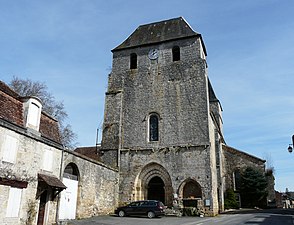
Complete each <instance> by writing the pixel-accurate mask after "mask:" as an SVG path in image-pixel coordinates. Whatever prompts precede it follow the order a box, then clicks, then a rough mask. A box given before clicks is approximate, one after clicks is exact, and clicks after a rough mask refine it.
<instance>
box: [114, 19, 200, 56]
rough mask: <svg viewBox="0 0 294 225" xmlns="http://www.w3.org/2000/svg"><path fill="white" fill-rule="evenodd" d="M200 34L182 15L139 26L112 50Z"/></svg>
mask: <svg viewBox="0 0 294 225" xmlns="http://www.w3.org/2000/svg"><path fill="white" fill-rule="evenodd" d="M193 36H200V34H198V33H196V32H195V31H193V30H192V28H191V27H190V26H189V24H188V23H187V22H186V21H185V19H183V18H182V17H178V18H174V19H170V20H164V21H160V22H155V23H150V24H146V25H141V26H139V27H138V28H137V29H136V30H135V31H134V32H133V33H132V34H131V35H130V36H129V37H128V38H127V39H126V40H125V41H124V42H123V43H121V44H120V45H119V46H117V47H116V48H115V49H113V50H112V51H116V50H121V49H125V48H132V47H135V46H142V45H147V44H154V43H158V42H164V41H170V40H174V39H181V38H186V37H193Z"/></svg>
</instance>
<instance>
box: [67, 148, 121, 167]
mask: <svg viewBox="0 0 294 225" xmlns="http://www.w3.org/2000/svg"><path fill="white" fill-rule="evenodd" d="M64 152H66V153H68V154H70V155H74V156H76V157H79V158H81V159H84V160H87V161H89V162H91V163H94V164H96V165H99V166H102V167H105V168H107V169H110V170H113V171H115V172H118V169H116V168H113V167H111V166H108V165H106V164H104V163H102V162H100V161H97V160H94V159H91V158H89V157H87V156H85V155H83V154H81V153H78V152H75V151H71V150H67V149H64Z"/></svg>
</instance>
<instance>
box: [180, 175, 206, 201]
mask: <svg viewBox="0 0 294 225" xmlns="http://www.w3.org/2000/svg"><path fill="white" fill-rule="evenodd" d="M178 193H179V195H180V196H182V198H184V199H185V198H186V199H187V198H200V199H202V190H201V186H200V184H199V183H198V182H197V181H196V180H193V179H191V178H188V179H186V180H185V181H183V182H182V183H181V185H180V187H179V191H178Z"/></svg>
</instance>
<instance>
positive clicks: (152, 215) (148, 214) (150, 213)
mask: <svg viewBox="0 0 294 225" xmlns="http://www.w3.org/2000/svg"><path fill="white" fill-rule="evenodd" d="M147 217H148V218H150V219H151V218H154V217H155V213H154V212H152V211H149V212H148V213H147Z"/></svg>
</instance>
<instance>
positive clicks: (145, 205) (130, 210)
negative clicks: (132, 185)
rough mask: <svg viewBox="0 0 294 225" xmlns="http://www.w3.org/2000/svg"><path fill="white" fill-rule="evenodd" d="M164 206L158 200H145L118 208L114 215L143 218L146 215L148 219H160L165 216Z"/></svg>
mask: <svg viewBox="0 0 294 225" xmlns="http://www.w3.org/2000/svg"><path fill="white" fill-rule="evenodd" d="M164 208H165V207H164V205H163V203H162V202H160V201H157V200H144V201H137V202H131V203H130V204H128V205H126V206H123V207H118V208H117V209H116V210H115V211H114V213H115V214H117V215H118V216H120V217H123V216H142V215H146V216H147V217H148V218H153V217H158V216H163V215H164Z"/></svg>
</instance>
